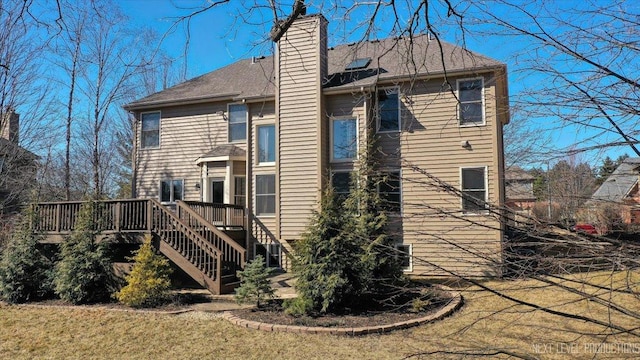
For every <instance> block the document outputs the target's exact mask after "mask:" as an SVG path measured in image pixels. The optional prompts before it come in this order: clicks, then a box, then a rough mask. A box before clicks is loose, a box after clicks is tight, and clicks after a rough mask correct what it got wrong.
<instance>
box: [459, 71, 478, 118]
mask: <svg viewBox="0 0 640 360" xmlns="http://www.w3.org/2000/svg"><path fill="white" fill-rule="evenodd" d="M483 88H484V86H483V79H482V78H479V79H472V80H458V99H459V101H460V103H459V104H458V117H459V119H460V125H482V124H484V105H483V99H482V98H483V96H482V93H483Z"/></svg>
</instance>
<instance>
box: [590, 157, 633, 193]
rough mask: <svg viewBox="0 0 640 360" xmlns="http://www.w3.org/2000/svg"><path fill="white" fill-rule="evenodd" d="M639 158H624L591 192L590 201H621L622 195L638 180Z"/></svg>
mask: <svg viewBox="0 0 640 360" xmlns="http://www.w3.org/2000/svg"><path fill="white" fill-rule="evenodd" d="M639 169H640V158H628V159H625V160H624V161H623V162H622V164H620V166H618V168H616V169H615V171H614V172H613V173H612V174H611V175H610V176H609V178H608V179H607V180H605V182H604V183H603V184H602V185H600V187H599V188H598V190H596V192H595V193H593V196H592V197H591V200H592V201H613V202H622V200H623V199H624V196H625V195H627V194H628V193H629V191H630V190H631V188H632V187H633V186H634V185H635V184H636V182H637V181H638V175H639V174H640V172H639Z"/></svg>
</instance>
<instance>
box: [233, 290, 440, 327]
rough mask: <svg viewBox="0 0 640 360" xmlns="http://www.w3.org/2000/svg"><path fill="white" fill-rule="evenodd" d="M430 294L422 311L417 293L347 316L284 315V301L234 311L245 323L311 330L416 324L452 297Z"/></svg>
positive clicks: (423, 298) (421, 294)
mask: <svg viewBox="0 0 640 360" xmlns="http://www.w3.org/2000/svg"><path fill="white" fill-rule="evenodd" d="M426 289H427V290H428V300H429V301H428V304H427V303H423V304H424V306H422V307H421V308H420V309H419V311H418V310H416V309H414V308H413V307H412V305H411V304H412V302H413V300H414V299H422V300H423V301H424V300H425V299H426V296H425V294H424V292H422V293H420V292H413V293H412V296H411V297H405V298H404V299H403V300H402V304H404V305H395V306H379V305H378V306H372V307H373V308H370V309H359V310H357V311H355V310H354V311H347V312H345V313H343V314H323V315H319V316H299V317H294V316H291V315H288V314H286V313H285V312H284V309H283V307H282V301H281V300H274V301H272V302H270V303H269V304H268V305H266V306H263V307H261V308H251V309H240V310H234V311H233V312H232V313H233V314H234V315H235V316H237V317H239V318H241V319H245V320H251V321H257V322H262V323H268V324H278V325H296V326H309V327H354V328H355V327H369V326H378V325H388V324H394V323H399V322H403V321H408V320H413V319H417V318H421V317H425V316H427V315H429V314H432V313H434V312H436V311H438V310H439V309H440V308H442V307H443V306H444V305H446V304H447V303H448V302H449V301H450V300H451V297H450V296H449V295H448V294H447V293H446V292H443V291H440V290H436V289H434V288H426Z"/></svg>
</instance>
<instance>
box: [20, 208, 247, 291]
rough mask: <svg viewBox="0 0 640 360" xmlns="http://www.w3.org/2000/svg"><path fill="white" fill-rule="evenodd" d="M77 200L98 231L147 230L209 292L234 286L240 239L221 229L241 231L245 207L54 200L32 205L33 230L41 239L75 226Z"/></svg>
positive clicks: (241, 256)
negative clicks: (43, 236) (41, 236)
mask: <svg viewBox="0 0 640 360" xmlns="http://www.w3.org/2000/svg"><path fill="white" fill-rule="evenodd" d="M82 206H91V207H92V214H93V217H94V218H93V220H94V221H93V223H94V226H95V228H94V231H95V232H96V233H97V234H99V235H100V236H109V235H115V234H143V233H146V234H152V235H153V236H154V237H155V238H156V240H157V244H158V245H157V247H158V249H159V250H160V251H161V252H162V253H163V254H164V255H165V256H167V257H168V258H169V259H170V260H171V261H172V262H174V263H175V264H176V265H178V266H179V267H180V268H182V270H184V271H185V272H186V273H187V274H189V275H190V276H191V277H192V278H193V279H194V280H195V281H197V282H198V283H200V284H201V285H202V286H204V287H205V288H207V289H208V290H209V291H211V292H212V293H214V294H222V293H226V292H230V291H233V288H234V286H235V285H236V284H237V279H236V278H235V274H236V271H237V270H240V269H242V268H244V264H245V263H246V261H247V251H246V247H245V246H244V244H243V243H244V242H242V243H241V242H239V241H237V240H236V239H233V238H232V237H231V236H229V235H228V234H227V233H225V230H235V231H238V230H243V231H246V221H247V218H246V214H245V209H244V208H243V207H241V206H236V205H228V204H210V203H200V202H189V203H185V202H180V201H179V202H177V203H176V204H175V209H169V208H168V207H166V206H164V205H162V204H160V203H159V202H158V201H156V200H153V199H131V200H107V201H95V202H81V201H75V202H53V203H39V204H35V205H34V209H35V213H36V219H37V220H36V221H35V224H33V225H34V226H33V228H34V231H37V232H39V233H41V234H43V235H45V239H46V240H45V241H46V242H59V241H62V239H64V237H65V236H67V235H69V234H70V233H71V232H72V231H73V230H74V229H75V227H76V221H77V219H78V214H79V212H80V209H81V207H82Z"/></svg>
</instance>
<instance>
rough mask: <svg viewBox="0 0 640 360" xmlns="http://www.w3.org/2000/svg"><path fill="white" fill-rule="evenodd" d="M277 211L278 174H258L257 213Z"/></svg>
mask: <svg viewBox="0 0 640 360" xmlns="http://www.w3.org/2000/svg"><path fill="white" fill-rule="evenodd" d="M275 213H276V176H275V175H256V214H257V215H274V214H275Z"/></svg>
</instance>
